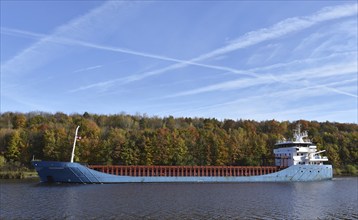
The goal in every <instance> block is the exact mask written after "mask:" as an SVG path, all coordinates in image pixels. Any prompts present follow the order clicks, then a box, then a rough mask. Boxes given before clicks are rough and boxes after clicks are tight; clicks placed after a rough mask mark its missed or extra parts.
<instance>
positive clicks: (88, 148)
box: [0, 112, 358, 175]
mask: <svg viewBox="0 0 358 220" xmlns="http://www.w3.org/2000/svg"><path fill="white" fill-rule="evenodd" d="M297 123H300V124H301V125H302V130H307V131H308V135H309V138H310V139H311V141H312V142H313V143H315V144H316V145H317V148H318V150H326V152H325V155H326V156H327V157H328V158H329V162H330V163H331V164H333V166H334V169H335V174H353V175H354V174H355V175H356V174H357V169H358V166H357V164H358V125H357V124H349V123H335V122H317V121H306V120H300V121H293V122H290V121H281V122H280V121H275V120H268V121H260V122H258V121H252V120H223V121H220V120H217V119H214V118H211V119H209V118H174V117H172V116H169V117H164V118H161V117H155V116H153V117H149V116H147V115H139V114H138V115H128V114H125V113H121V114H114V115H98V114H89V113H87V112H86V113H84V114H83V115H82V114H71V115H67V114H64V113H55V114H51V113H44V112H30V113H15V112H6V113H2V114H1V120H0V128H1V130H0V157H1V159H2V161H3V162H2V163H3V164H4V163H8V164H12V163H16V164H21V165H22V166H27V167H30V161H31V160H32V159H33V158H35V159H40V160H55V161H69V160H70V156H71V151H72V142H73V138H74V132H75V129H76V127H77V125H79V126H80V129H79V136H80V137H81V138H80V139H79V140H78V142H77V148H76V156H75V161H78V162H83V163H89V164H126V165H263V162H266V163H270V162H272V160H270V158H272V156H273V155H272V152H273V148H274V145H275V142H276V141H277V140H278V139H282V138H284V137H285V138H289V137H292V133H293V129H295V127H296V125H297ZM263 158H264V159H265V160H263Z"/></svg>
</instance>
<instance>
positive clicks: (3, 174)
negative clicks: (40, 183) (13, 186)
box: [0, 170, 38, 179]
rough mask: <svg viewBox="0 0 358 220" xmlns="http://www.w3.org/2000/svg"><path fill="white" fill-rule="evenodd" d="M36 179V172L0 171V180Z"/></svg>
mask: <svg viewBox="0 0 358 220" xmlns="http://www.w3.org/2000/svg"><path fill="white" fill-rule="evenodd" d="M28 178H38V175H37V172H36V171H9V170H8V171H0V179H28Z"/></svg>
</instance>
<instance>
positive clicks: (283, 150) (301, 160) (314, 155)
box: [273, 124, 328, 167]
mask: <svg viewBox="0 0 358 220" xmlns="http://www.w3.org/2000/svg"><path fill="white" fill-rule="evenodd" d="M307 137H308V135H307V131H304V132H301V125H300V124H299V125H298V126H297V129H296V130H295V132H294V140H286V139H283V140H280V141H278V142H277V143H276V144H275V146H276V147H278V148H277V149H274V151H273V152H274V154H275V165H276V166H280V167H287V166H292V165H323V162H324V161H328V158H327V157H322V156H321V155H320V154H321V153H323V152H325V150H322V151H317V146H316V145H314V144H313V143H312V142H311V141H310V140H309V139H307Z"/></svg>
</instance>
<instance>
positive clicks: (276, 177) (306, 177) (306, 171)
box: [32, 161, 333, 183]
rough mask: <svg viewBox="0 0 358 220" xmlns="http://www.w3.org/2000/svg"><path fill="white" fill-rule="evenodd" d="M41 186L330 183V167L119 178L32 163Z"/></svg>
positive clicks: (77, 168)
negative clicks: (245, 174)
mask: <svg viewBox="0 0 358 220" xmlns="http://www.w3.org/2000/svg"><path fill="white" fill-rule="evenodd" d="M32 164H33V165H34V167H35V169H36V171H37V172H38V174H39V177H40V179H41V182H60V183H141V182H142V183H170V182H184V183H185V182H187V183H189V182H204V183H206V182H207V183H215V182H217V183H219V182H222V183H225V182H227V183H234V182H299V181H320V180H330V179H332V177H333V175H332V165H293V166H290V167H288V168H286V169H284V170H281V171H278V172H275V173H271V174H266V175H257V176H176V177H175V176H171V177H168V176H155V177H153V176H140V177H139V176H135V177H134V176H118V175H112V174H106V173H102V172H99V171H96V170H93V169H90V168H88V167H86V166H83V165H81V164H79V163H70V162H52V161H33V162H32Z"/></svg>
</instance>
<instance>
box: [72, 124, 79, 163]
mask: <svg viewBox="0 0 358 220" xmlns="http://www.w3.org/2000/svg"><path fill="white" fill-rule="evenodd" d="M79 128H80V126H77V128H76V133H75V140H74V141H73V148H72V154H71V163H73V158H74V157H75V148H76V141H77V138H78V137H77V133H78V129H79Z"/></svg>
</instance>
